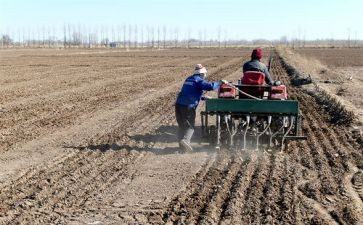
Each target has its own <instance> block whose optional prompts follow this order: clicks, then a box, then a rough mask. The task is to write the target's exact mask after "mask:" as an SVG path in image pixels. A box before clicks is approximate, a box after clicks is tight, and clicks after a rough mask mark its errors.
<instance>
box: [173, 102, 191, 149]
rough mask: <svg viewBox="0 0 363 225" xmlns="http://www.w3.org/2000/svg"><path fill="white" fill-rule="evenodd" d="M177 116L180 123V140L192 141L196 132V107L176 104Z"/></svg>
mask: <svg viewBox="0 0 363 225" xmlns="http://www.w3.org/2000/svg"><path fill="white" fill-rule="evenodd" d="M175 116H176V122H177V123H178V141H180V140H181V139H185V140H186V141H187V142H188V143H190V139H191V138H192V136H193V133H194V124H195V109H194V108H188V107H187V106H183V105H178V104H176V105H175Z"/></svg>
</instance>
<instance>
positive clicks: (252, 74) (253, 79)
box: [241, 71, 265, 85]
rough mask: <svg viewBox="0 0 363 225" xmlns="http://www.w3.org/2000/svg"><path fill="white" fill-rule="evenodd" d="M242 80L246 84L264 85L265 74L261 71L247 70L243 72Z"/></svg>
mask: <svg viewBox="0 0 363 225" xmlns="http://www.w3.org/2000/svg"><path fill="white" fill-rule="evenodd" d="M241 82H242V84H244V85H263V84H264V83H265V74H264V73H262V72H259V71H246V72H244V73H243V77H242V81H241Z"/></svg>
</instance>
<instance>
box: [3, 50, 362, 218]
mask: <svg viewBox="0 0 363 225" xmlns="http://www.w3.org/2000/svg"><path fill="white" fill-rule="evenodd" d="M249 55H250V50H249V49H208V50H200V49H191V50H176V49H173V50H165V51H137V52H136V51H135V52H122V51H105V50H89V51H85V50H72V51H61V50H5V51H1V52H0V56H1V58H0V74H1V76H0V104H1V105H0V108H1V112H0V119H1V121H0V138H1V139H0V168H1V170H0V190H1V191H0V202H1V204H0V224H251V223H252V224H253V223H254V224H261V223H267V224H276V223H277V224H280V223H286V224H362V223H363V216H362V215H363V212H362V209H363V202H362V201H363V180H362V178H363V176H362V174H363V153H362V149H360V147H359V146H358V144H357V143H356V142H355V141H354V140H353V139H351V138H350V133H349V131H348V130H347V129H346V128H344V127H340V126H334V125H332V124H330V122H329V119H328V118H327V116H326V115H325V112H324V111H323V110H322V109H321V107H320V106H319V105H318V104H317V103H316V102H315V101H314V99H313V98H312V97H311V96H309V95H307V94H305V92H304V91H303V90H301V89H299V88H296V87H292V86H290V85H289V81H288V77H287V74H286V72H285V71H284V70H283V68H282V66H281V62H280V61H279V59H278V57H276V55H274V57H275V60H274V61H273V65H272V74H273V76H274V77H275V78H276V79H280V80H282V81H283V82H284V83H285V84H287V85H288V94H289V96H290V97H291V98H292V99H297V100H299V102H300V105H301V110H302V112H303V114H304V118H305V119H304V120H303V131H304V133H305V135H307V136H308V140H307V141H299V142H295V141H292V142H290V143H289V148H288V150H287V151H284V152H278V151H274V152H256V151H236V152H235V151H233V152H232V151H230V150H228V149H221V150H220V151H215V150H214V149H211V148H210V147H209V146H208V145H206V144H205V143H200V140H199V138H198V130H197V132H196V134H195V139H194V140H193V143H192V145H193V147H194V149H195V151H194V152H193V153H188V154H182V153H180V152H179V149H178V148H177V143H176V137H175V134H176V122H175V119H174V105H173V104H174V101H175V97H176V94H177V92H178V91H179V89H180V87H181V85H182V82H183V80H184V79H185V78H186V77H187V76H188V75H189V74H190V73H191V71H192V69H193V65H194V64H196V63H203V64H204V65H205V66H207V67H208V68H209V72H210V76H209V79H210V80H218V79H222V78H223V79H228V80H231V81H236V80H237V79H238V78H239V77H240V76H241V66H242V63H243V61H245V60H247V59H248V57H249ZM267 55H268V54H267ZM201 107H203V105H201V106H200V108H199V110H200V109H201Z"/></svg>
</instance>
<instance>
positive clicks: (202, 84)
mask: <svg viewBox="0 0 363 225" xmlns="http://www.w3.org/2000/svg"><path fill="white" fill-rule="evenodd" d="M217 88H219V82H212V83H208V82H207V81H206V80H204V79H203V78H201V77H200V76H199V74H193V75H191V76H189V77H188V78H187V79H186V80H185V81H184V84H183V87H182V89H181V91H180V92H179V95H178V97H177V99H176V104H178V105H184V106H188V107H189V108H197V106H198V104H199V101H200V99H201V98H202V95H203V91H211V90H216V89H217Z"/></svg>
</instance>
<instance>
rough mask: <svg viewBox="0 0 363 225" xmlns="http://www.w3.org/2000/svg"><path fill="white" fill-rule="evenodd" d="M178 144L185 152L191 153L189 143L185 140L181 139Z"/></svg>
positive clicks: (191, 149)
mask: <svg viewBox="0 0 363 225" xmlns="http://www.w3.org/2000/svg"><path fill="white" fill-rule="evenodd" d="M179 143H180V145H181V146H183V148H184V149H185V151H186V152H192V151H193V148H192V146H191V145H190V143H188V142H187V140H185V139H181V140H180V142H179Z"/></svg>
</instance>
